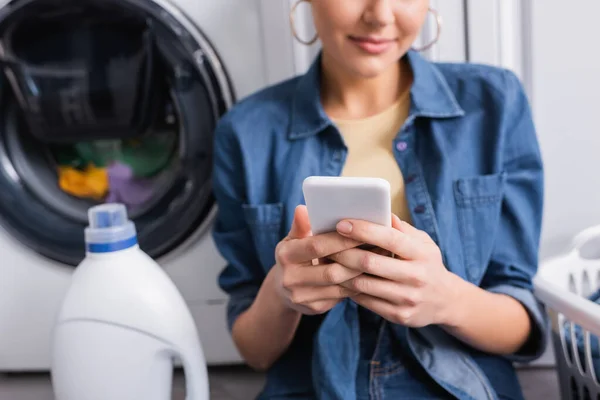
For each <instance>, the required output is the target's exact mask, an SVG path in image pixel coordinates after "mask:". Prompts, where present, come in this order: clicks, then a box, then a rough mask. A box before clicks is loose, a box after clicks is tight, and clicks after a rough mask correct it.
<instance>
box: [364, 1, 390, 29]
mask: <svg viewBox="0 0 600 400" xmlns="http://www.w3.org/2000/svg"><path fill="white" fill-rule="evenodd" d="M393 2H394V0H371V1H370V2H369V6H368V8H367V10H366V11H365V14H364V20H365V22H366V23H367V24H369V25H373V26H377V27H381V26H386V25H389V24H393V23H394V10H393V6H392V3H393Z"/></svg>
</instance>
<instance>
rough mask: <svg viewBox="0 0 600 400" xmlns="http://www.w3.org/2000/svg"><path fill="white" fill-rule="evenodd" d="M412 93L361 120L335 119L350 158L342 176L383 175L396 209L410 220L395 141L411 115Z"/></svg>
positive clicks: (400, 215)
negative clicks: (395, 151) (395, 154)
mask: <svg viewBox="0 0 600 400" xmlns="http://www.w3.org/2000/svg"><path fill="white" fill-rule="evenodd" d="M409 109H410V96H409V91H408V90H407V91H406V92H405V93H404V94H403V95H402V96H401V97H400V99H399V100H398V101H397V102H396V103H395V104H394V105H393V106H391V107H389V108H388V109H386V110H384V111H383V112H381V113H379V114H376V115H373V116H371V117H368V118H363V119H357V120H342V119H333V122H334V123H335V124H336V126H337V127H338V129H339V130H340V132H341V134H342V136H343V137H344V141H345V143H346V146H347V147H348V157H347V158H346V163H345V164H344V168H343V170H342V176H354V177H376V178H383V179H385V180H387V181H388V182H389V183H390V187H391V201H392V212H393V213H394V214H396V215H398V216H399V217H400V219H402V220H404V221H408V222H410V221H411V219H410V211H409V209H408V204H407V201H406V196H405V192H404V178H403V176H402V172H401V171H400V167H399V166H398V163H397V162H396V159H395V157H394V150H393V145H394V143H393V140H394V138H395V137H396V136H397V135H398V132H399V131H400V128H401V127H402V125H403V124H404V121H405V120H406V118H407V117H408V112H409Z"/></svg>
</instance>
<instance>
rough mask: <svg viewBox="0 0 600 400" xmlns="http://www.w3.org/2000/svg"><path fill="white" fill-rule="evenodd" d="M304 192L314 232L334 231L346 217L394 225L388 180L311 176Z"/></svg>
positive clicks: (305, 182) (306, 180)
mask: <svg viewBox="0 0 600 400" xmlns="http://www.w3.org/2000/svg"><path fill="white" fill-rule="evenodd" d="M302 192H303V193H304V200H305V202H306V208H307V209H308V218H309V220H310V226H311V228H312V233H313V235H318V234H321V233H327V232H335V231H336V225H337V224H338V222H340V221H341V220H343V219H359V220H365V221H369V222H373V223H375V224H379V225H383V226H388V227H389V226H391V224H392V206H391V197H390V184H389V182H388V181H386V180H385V179H381V178H369V177H364V178H363V177H339V176H333V177H332V176H310V177H308V178H306V179H305V180H304V182H303V183H302Z"/></svg>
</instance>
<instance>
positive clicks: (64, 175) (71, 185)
mask: <svg viewBox="0 0 600 400" xmlns="http://www.w3.org/2000/svg"><path fill="white" fill-rule="evenodd" d="M58 185H59V186H60V188H61V189H62V190H63V191H64V192H66V193H69V194H70V195H73V196H76V197H80V198H93V199H97V200H100V199H102V198H103V197H104V196H105V195H106V193H107V192H108V173H107V172H106V169H105V168H96V167H95V166H94V165H93V164H90V165H88V167H87V168H86V169H85V170H84V171H81V170H79V169H75V168H73V167H67V166H59V167H58Z"/></svg>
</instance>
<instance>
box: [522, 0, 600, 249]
mask: <svg viewBox="0 0 600 400" xmlns="http://www.w3.org/2000/svg"><path fill="white" fill-rule="evenodd" d="M567 4H568V5H567ZM531 15H532V28H533V29H532V49H531V51H532V67H533V69H532V75H531V87H532V94H533V98H534V103H533V108H534V113H535V118H536V123H537V128H538V131H539V137H540V141H541V145H542V151H543V156H544V160H545V163H546V210H545V211H546V212H545V218H544V233H543V240H542V243H543V245H542V255H543V256H549V255H553V254H556V253H557V252H561V251H563V250H564V249H565V248H566V247H567V246H568V244H569V242H570V240H571V238H572V237H573V235H574V234H576V233H577V232H578V231H580V230H581V229H583V228H585V227H587V226H590V225H593V224H600V180H599V179H598V178H597V175H598V173H600V128H599V127H598V116H600V53H598V37H599V35H598V28H599V27H600V26H599V25H598V15H600V2H598V1H597V0H570V1H569V2H568V3H566V2H565V1H563V0H543V1H532V14H531Z"/></svg>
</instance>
